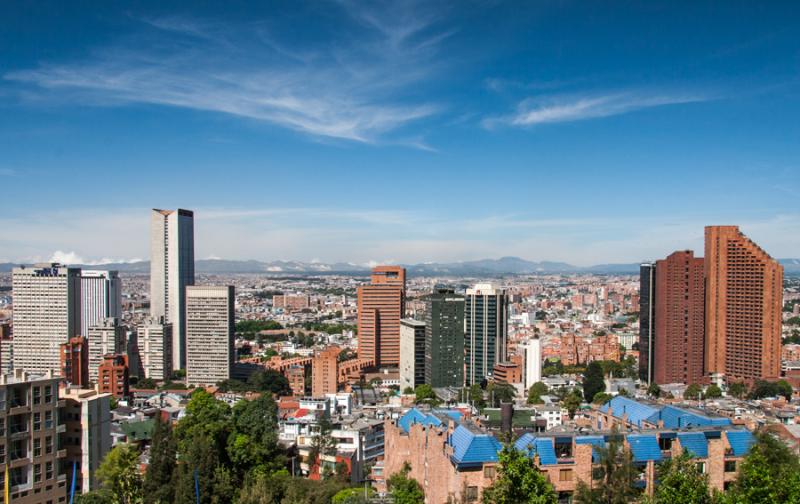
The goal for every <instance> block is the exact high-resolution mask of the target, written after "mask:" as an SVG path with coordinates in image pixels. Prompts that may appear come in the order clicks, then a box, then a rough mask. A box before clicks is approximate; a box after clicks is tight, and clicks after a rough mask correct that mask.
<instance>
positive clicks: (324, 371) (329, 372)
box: [311, 346, 341, 397]
mask: <svg viewBox="0 0 800 504" xmlns="http://www.w3.org/2000/svg"><path fill="white" fill-rule="evenodd" d="M340 351H341V350H340V349H339V347H335V346H332V347H328V348H325V349H323V350H316V351H315V352H314V358H313V359H312V361H311V395H312V396H313V397H324V396H325V394H335V393H336V391H337V389H338V382H337V380H338V378H339V352H340Z"/></svg>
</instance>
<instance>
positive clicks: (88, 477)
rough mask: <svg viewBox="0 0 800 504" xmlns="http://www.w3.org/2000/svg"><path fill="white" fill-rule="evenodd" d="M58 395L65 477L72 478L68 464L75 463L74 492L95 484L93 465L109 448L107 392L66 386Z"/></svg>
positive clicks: (108, 402)
mask: <svg viewBox="0 0 800 504" xmlns="http://www.w3.org/2000/svg"><path fill="white" fill-rule="evenodd" d="M62 399H63V400H64V408H63V409H62V410H61V419H62V422H63V423H64V424H66V433H65V434H64V437H63V445H64V447H65V448H66V450H67V461H68V464H67V468H66V472H67V480H68V481H72V468H73V467H75V468H76V470H77V475H76V476H77V477H76V478H75V494H76V495H77V494H81V493H86V492H89V491H91V490H95V489H96V488H97V477H96V472H97V468H98V467H100V462H101V461H102V460H103V457H105V455H106V453H108V452H109V451H111V394H98V393H97V392H96V391H94V390H91V389H88V390H87V389H81V388H77V387H75V388H73V387H69V388H67V389H65V390H64V391H63V395H62Z"/></svg>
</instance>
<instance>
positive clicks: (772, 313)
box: [705, 226, 783, 382]
mask: <svg viewBox="0 0 800 504" xmlns="http://www.w3.org/2000/svg"><path fill="white" fill-rule="evenodd" d="M705 241H706V243H705V248H706V251H705V278H706V302H705V305H706V371H707V372H708V373H712V374H724V375H725V376H726V378H727V380H728V382H732V381H739V380H744V381H748V382H751V381H753V380H758V379H772V378H777V377H779V376H780V371H781V309H782V303H783V267H782V266H781V265H780V264H779V263H778V261H776V260H775V259H773V258H772V257H770V255H769V254H767V253H766V252H765V251H763V250H762V249H761V248H760V247H759V246H758V245H756V244H755V243H753V242H752V241H751V240H750V239H749V238H748V237H747V236H745V235H744V234H743V233H742V232H741V231H739V228H738V227H737V226H707V227H706V230H705Z"/></svg>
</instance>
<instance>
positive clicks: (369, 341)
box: [358, 266, 406, 367]
mask: <svg viewBox="0 0 800 504" xmlns="http://www.w3.org/2000/svg"><path fill="white" fill-rule="evenodd" d="M405 292H406V270H405V268H402V267H400V266H378V267H376V268H374V269H373V270H372V275H371V277H370V284H369V285H363V286H361V287H359V288H358V356H359V357H360V358H362V359H373V360H374V361H375V366H395V367H396V366H399V365H400V319H401V318H403V316H404V314H405Z"/></svg>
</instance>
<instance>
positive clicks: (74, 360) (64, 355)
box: [61, 336, 90, 387]
mask: <svg viewBox="0 0 800 504" xmlns="http://www.w3.org/2000/svg"><path fill="white" fill-rule="evenodd" d="M61 377H62V378H64V381H65V382H67V383H68V384H70V385H75V386H77V387H88V386H89V382H90V380H89V342H88V341H87V340H86V338H85V337H83V336H73V337H72V338H70V339H69V341H68V342H66V343H62V344H61Z"/></svg>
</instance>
